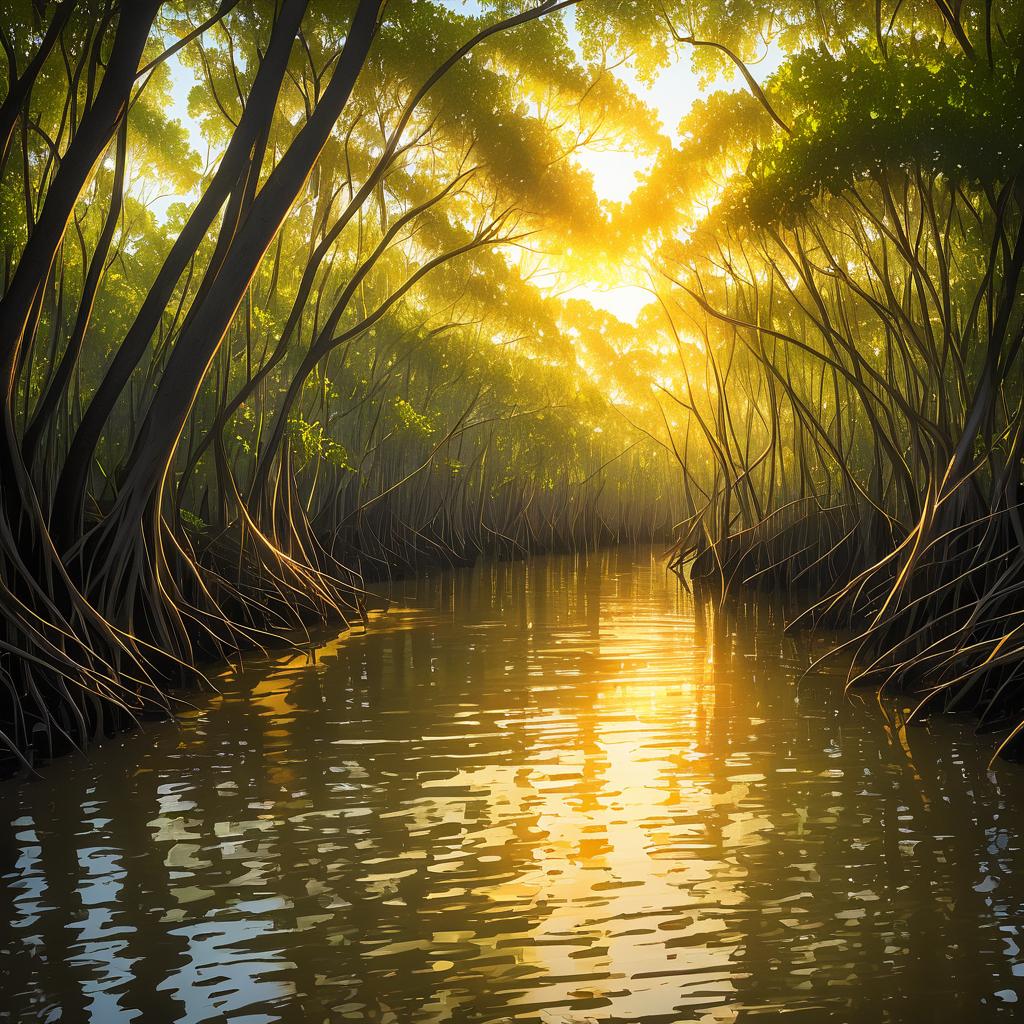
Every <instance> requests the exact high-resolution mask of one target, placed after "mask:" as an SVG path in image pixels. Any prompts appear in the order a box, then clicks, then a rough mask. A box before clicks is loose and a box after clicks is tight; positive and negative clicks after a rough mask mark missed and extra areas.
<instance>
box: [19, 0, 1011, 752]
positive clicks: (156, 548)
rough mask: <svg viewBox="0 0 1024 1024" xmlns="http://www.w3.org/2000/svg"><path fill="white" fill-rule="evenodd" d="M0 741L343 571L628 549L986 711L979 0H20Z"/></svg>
mask: <svg viewBox="0 0 1024 1024" xmlns="http://www.w3.org/2000/svg"><path fill="white" fill-rule="evenodd" d="M0 29H2V39H0V42H2V44H3V51H4V55H5V56H4V60H5V65H6V67H5V74H4V78H5V89H6V92H5V95H4V99H3V101H2V103H0V146H2V148H0V211H2V216H0V232H2V246H3V253H2V260H3V265H2V271H0V272H2V275H3V297H2V299H0V365H2V374H0V378H2V381H3V409H4V417H3V431H2V436H0V482H2V486H0V607H2V612H3V619H2V624H0V682H2V684H3V685H2V690H0V694H2V695H0V743H2V745H3V747H4V749H5V750H6V751H7V752H8V753H9V754H10V755H11V756H12V757H16V758H18V759H20V760H21V761H22V762H23V763H24V764H26V765H28V764H30V763H31V761H32V759H33V757H34V756H36V755H38V754H47V753H50V752H52V751H53V750H54V749H56V748H59V747H61V746H66V745H73V746H77V747H84V746H85V745H87V744H88V743H89V742H90V740H91V739H92V738H93V737H96V736H98V735H99V734H101V733H102V732H104V731H106V730H109V729H111V728H115V727H118V726H119V725H121V724H123V723H124V722H126V721H128V720H130V719H131V718H133V717H135V716H138V715H140V714H142V713H148V712H157V713H159V712H162V711H166V710H169V709H170V708H171V703H172V699H171V697H170V696H169V694H170V691H171V690H173V689H174V688H175V687H177V686H180V685H181V684H183V683H186V682H189V681H190V680H191V681H194V680H195V679H196V678H197V677H198V676H199V675H200V672H199V669H198V668H197V667H196V666H197V665H198V664H201V663H202V662H203V661H205V660H208V659H211V658H219V659H227V658H236V657H237V656H239V655H240V654H241V653H242V652H245V651H247V650H251V649H254V648H256V649H261V648H262V649H266V648H268V647H270V646H274V645H279V644H281V643H282V642H285V641H286V640H287V639H288V637H289V636H293V635H294V631H295V630H304V629H307V628H310V627H311V626H314V625H316V624H318V623H326V622H340V623H342V624H345V623H349V622H352V621H357V620H359V619H360V618H363V617H365V607H364V600H363V598H364V592H363V584H364V581H365V579H366V578H367V577H370V576H379V575H385V574H387V573H390V572H395V571H403V570H409V569H415V568H416V567H417V566H421V565H423V564H425V563H429V562H438V561H441V562H461V561H470V560H472V559H474V558H475V557H477V556H478V555H480V554H481V553H495V554H498V555H502V556H516V555H520V554H523V553H527V552H534V551H542V550H552V549H559V550H563V549H580V548H591V547H594V546H597V545H601V544H606V543H614V542H636V541H639V540H644V541H658V542H660V543H663V544H664V546H665V547H666V548H671V550H672V551H673V558H674V563H675V564H676V566H677V567H678V568H679V569H680V571H681V573H683V575H684V576H685V577H686V578H687V579H692V580H696V581H700V582H703V583H704V584H706V585H711V586H714V587H715V588H717V592H718V594H719V595H720V596H721V597H723V598H724V597H725V595H727V594H728V593H729V592H731V591H733V590H735V589H736V588H738V587H743V586H765V587H772V588H781V589H784V590H786V591H787V592H788V593H790V594H791V595H799V600H800V602H801V605H800V607H801V608H802V609H804V614H803V616H802V617H801V618H800V619H799V620H798V622H803V623H816V624H820V625H843V626H847V627H853V629H854V631H855V637H856V639H855V640H854V641H851V644H852V646H854V647H855V650H856V658H855V664H856V666H857V667H856V675H855V676H854V678H853V679H852V680H851V682H855V681H865V682H871V683H873V684H876V685H878V686H880V687H882V688H883V689H884V688H893V689H895V688H900V689H903V690H906V691H908V692H913V693H915V694H917V697H916V698H915V699H917V700H920V710H921V711H922V713H923V712H924V711H926V710H931V709H932V708H938V707H940V706H941V707H944V708H947V709H959V708H964V709H971V710H974V711H976V712H979V713H980V714H981V716H982V721H983V722H985V723H994V724H997V725H1002V726H1006V725H1009V726H1010V727H1011V728H1010V729H1009V730H1008V732H1007V741H1006V744H1005V749H1006V750H1010V749H1012V748H1013V746H1014V745H1015V743H1016V741H1017V737H1018V731H1017V730H1016V729H1015V728H1012V726H1013V723H1014V722H1015V721H1016V716H1017V714H1018V712H1019V710H1020V708H1021V706H1022V705H1024V700H1022V696H1024V690H1022V688H1021V683H1020V681H1019V679H1018V674H1019V673H1020V671H1021V669H1022V668H1024V594H1022V589H1024V585H1022V583H1021V580H1022V579H1024V553H1022V551H1024V517H1022V513H1021V502H1022V498H1021V496H1020V494H1019V491H1020V482H1021V473H1022V467H1024V461H1022V460H1024V387H1022V382H1021V373H1022V359H1021V351H1020V350H1021V347H1022V342H1024V299H1022V290H1024V289H1022V272H1024V219H1022V211H1024V177H1022V175H1024V59H1022V58H1024V38H1022V29H1024V13H1022V10H1021V7H1020V5H1019V4H1016V3H1009V2H1004V3H1000V2H998V0H997V2H985V0H978V2H977V3H962V4H957V5H950V4H948V3H946V2H945V0H913V2H910V0H897V2H895V3H878V4H849V5H830V6H829V7H828V9H825V8H823V7H822V5H820V4H817V3H809V2H805V0H792V2H789V0H787V2H785V3H781V4H779V3H773V4H761V3H756V2H750V3H743V4H735V3H717V2H711V0H709V2H707V3H691V2H683V0H632V2H629V3H622V2H620V0H540V2H533V3H531V2H522V3H520V2H513V3H509V2H505V0H493V2H492V0H474V2H456V0H449V2H440V0H438V2H421V0H387V2H382V0H347V2H334V0H332V2H326V0H221V2H219V3H217V2H207V3H184V2H174V0H168V2H159V0H136V2H132V3H127V2H124V0H122V2H117V0H59V2H52V0H51V2H42V0H19V2H17V3H14V4H12V5H10V6H9V8H8V11H7V13H6V14H5V15H4V16H3V20H2V24H0Z"/></svg>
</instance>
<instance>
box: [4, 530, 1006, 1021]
mask: <svg viewBox="0 0 1024 1024" xmlns="http://www.w3.org/2000/svg"><path fill="white" fill-rule="evenodd" d="M394 596H395V598H396V604H395V605H393V606H392V608H391V610H390V611H389V612H388V613H387V614H386V615H385V616H382V617H379V618H377V619H376V620H375V621H374V622H373V624H372V626H371V628H370V629H369V631H367V632H366V633H365V634H364V635H348V636H345V637H342V638H340V639H336V640H333V641H331V642H329V643H327V644H325V645H324V646H323V647H322V648H321V649H320V650H318V651H317V653H316V657H315V660H313V659H310V658H307V657H305V656H295V655H291V656H288V657H282V658H276V659H273V660H271V661H269V662H263V663H253V664H252V666H251V667H250V668H249V669H247V671H246V673H245V674H244V675H242V676H240V677H225V679H224V680H223V681H222V692H221V693H220V694H219V695H216V696H213V697H212V698H210V699H208V700H204V701H202V702H199V703H200V706H199V707H198V708H197V710H195V711H193V712H190V713H188V714H187V715H185V716H183V720H182V723H181V725H180V728H174V727H170V728H163V727H159V728H155V729H150V730H148V731H147V734H146V735H145V736H142V737H131V738H128V739H125V740H124V741H123V742H118V743H112V744H109V745H108V746H107V747H106V748H104V749H103V750H102V751H100V752H99V753H98V754H97V755H96V756H94V757H93V758H91V759H90V760H88V761H72V760H71V759H67V760H65V761H64V762H61V763H59V764H56V765H53V766H52V767H51V768H50V769H48V771H47V773H46V778H45V779H44V780H42V781H33V782H29V783H10V784H6V785H5V786H4V788H3V797H4V805H5V807H7V808H10V814H9V821H10V822H11V824H10V825H6V824H4V825H0V876H2V877H0V899H3V901H4V906H3V913H2V914H0V957H2V959H3V963H4V965H5V966H6V967H7V976H8V978H9V979H10V980H9V982H8V984H7V986H6V988H5V990H3V992H2V993H0V1018H4V1019H10V1020H17V1021H22V1020H44V1021H57V1020H62V1021H71V1022H78V1021H93V1022H96V1024H108V1022H111V1024H113V1022H120V1021H129V1020H141V1021H143V1022H148V1021H151V1020H152V1021H162V1020H167V1021H173V1020H182V1021H214V1020H217V1021H221V1020H230V1021H245V1022H247V1024H258V1022H270V1021H278V1020H280V1021H293V1020H294V1021H307V1020H315V1021H320V1020H331V1021H334V1020H339V1021H344V1020H351V1021H379V1022H385V1021H388V1022H394V1024H405V1022H407V1021H414V1022H439V1024H440V1022H452V1024H455V1022H476V1021H506V1020H515V1021H540V1022H545V1024H551V1022H569V1021H572V1022H577V1021H579V1022H589V1021H623V1022H624V1021H647V1022H682V1021H702V1022H722V1024H726V1022H734V1021H735V1022H745V1021H755V1020H775V1019H776V1018H777V1017H778V1015H779V1014H780V1013H784V1014H785V1015H786V1017H787V1019H790V1018H792V1019H796V1020H805V1021H837V1022H854V1021H887V1020H888V1021H903V1020H908V1021H911V1020H912V1021H928V1020H934V1021H944V1020H950V1019H956V1018H957V1017H958V1018H959V1019H964V1020H979V1021H984V1020H990V1019H1001V1018H1002V1017H1004V1016H1005V1017H1006V1019H1012V1018H1013V1017H1014V1015H1015V1011H1016V1010H1018V1009H1019V1007H1017V1006H1016V1001H1017V999H1018V997H1019V995H1020V993H1021V991H1022V988H1024V982H1022V978H1024V964H1022V963H1021V954H1020V950H1019V948H1018V943H1019V942H1020V933H1019V929H1020V927H1021V925H1022V923H1024V875H1022V874H1021V873H1020V870H1019V869H1020V867H1021V861H1022V853H1021V840H1020V837H1019V833H1018V830H1017V828H1016V827H1015V825H1014V823H1015V821H1016V820H1017V819H1018V816H1019V809H1020V806H1021V803H1020V798H1021V797H1022V795H1024V779H1022V776H1021V772H1020V770H1019V769H1016V768H1012V767H1005V768H1002V769H1001V770H1000V771H999V772H998V774H995V773H989V772H986V769H985V765H986V761H987V749H988V748H987V747H985V746H984V745H983V744H980V743H979V742H978V741H976V740H975V739H974V738H973V737H972V736H970V734H969V733H967V732H966V731H965V730H963V729H960V728H958V727H953V726H948V725H945V724H943V725H940V726H939V727H937V728H936V730H935V731H926V730H922V729H911V730H910V731H908V732H906V733H904V734H901V735H900V736H899V737H898V738H897V737H896V736H894V735H892V734H891V733H890V732H889V731H888V730H887V727H886V725H885V723H884V722H883V721H882V720H881V719H880V718H879V717H878V715H877V713H876V711H875V710H874V709H872V707H871V706H870V705H871V702H870V701H867V702H866V706H861V705H859V704H855V703H852V702H850V701H848V700H846V699H844V697H843V696H842V693H841V687H840V686H839V682H840V679H841V670H842V666H837V667H836V669H835V670H834V671H835V673H836V675H835V676H828V677H826V676H818V677H815V678H813V679H807V680H804V681H803V682H802V683H801V682H799V677H800V674H801V671H802V669H803V667H804V666H806V665H807V664H808V663H809V661H810V660H811V658H812V657H813V656H814V655H817V654H820V653H821V652H822V650H824V649H825V647H826V646H827V644H828V643H829V641H828V640H827V639H826V638H821V637H818V638H813V637H808V636H802V637H790V636H786V635H784V634H783V632H782V629H781V625H782V613H781V611H780V609H779V607H778V606H777V605H772V604H771V603H766V602H764V601H761V600H753V599H750V600H748V601H746V602H740V603H735V604H730V605H728V606H726V607H725V608H723V609H717V608H716V607H715V606H714V605H713V604H710V603H705V602H702V601H694V600H693V599H692V598H691V597H690V596H688V595H687V594H686V593H685V592H684V591H683V590H682V588H680V586H679V585H678V582H677V581H676V580H675V578H674V577H672V576H671V575H670V574H668V573H666V571H665V569H664V566H663V565H662V564H661V563H660V561H659V560H658V559H657V557H656V556H655V554H654V553H652V552H649V551H641V552H628V551H621V550H620V551H612V552H602V553H599V554H597V555H594V556H592V557H590V558H577V557H552V558H543V559H534V560H532V561H530V562H528V563H525V564H512V565H484V566H481V567H479V568H477V569H474V570H470V571H460V572H456V573H449V574H438V575H436V576H435V577H433V578H430V579H426V580H421V581H412V582H409V583H407V584H399V585H397V588H396V593H395V595H394Z"/></svg>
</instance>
